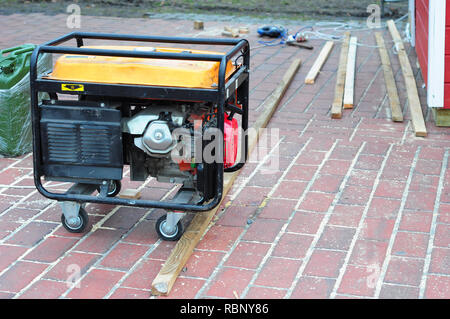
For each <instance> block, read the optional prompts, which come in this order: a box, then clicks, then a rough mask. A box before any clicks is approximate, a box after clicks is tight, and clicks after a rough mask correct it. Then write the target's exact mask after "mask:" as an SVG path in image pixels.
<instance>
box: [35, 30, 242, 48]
mask: <svg viewBox="0 0 450 319" xmlns="http://www.w3.org/2000/svg"><path fill="white" fill-rule="evenodd" d="M72 39H76V40H77V45H79V46H82V45H83V44H82V43H83V42H82V40H83V39H96V40H120V41H135V42H159V43H178V44H202V45H236V44H238V43H239V42H240V41H242V39H210V38H186V37H162V36H145V35H129V34H111V33H95V32H72V33H69V34H66V35H64V36H61V37H59V38H57V39H55V40H52V41H49V42H46V43H44V44H43V45H49V46H56V45H59V44H61V43H64V42H67V41H69V40H72ZM80 44H81V45H80Z"/></svg>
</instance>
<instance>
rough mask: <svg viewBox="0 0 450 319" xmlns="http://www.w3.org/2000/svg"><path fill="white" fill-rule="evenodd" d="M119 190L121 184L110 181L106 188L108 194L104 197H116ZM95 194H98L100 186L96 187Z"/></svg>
mask: <svg viewBox="0 0 450 319" xmlns="http://www.w3.org/2000/svg"><path fill="white" fill-rule="evenodd" d="M111 186H113V187H111ZM121 188H122V183H121V182H120V181H119V180H113V181H111V182H110V184H109V187H108V193H106V197H116V196H117V195H118V194H119V193H120V190H121ZM97 192H98V193H99V194H100V186H98V187H97Z"/></svg>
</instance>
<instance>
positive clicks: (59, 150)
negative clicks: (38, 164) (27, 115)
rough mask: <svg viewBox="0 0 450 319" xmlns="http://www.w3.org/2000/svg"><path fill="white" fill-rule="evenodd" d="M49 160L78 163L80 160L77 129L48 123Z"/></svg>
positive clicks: (69, 125)
mask: <svg viewBox="0 0 450 319" xmlns="http://www.w3.org/2000/svg"><path fill="white" fill-rule="evenodd" d="M46 132H47V143H48V160H49V161H50V162H61V163H76V162H77V160H78V156H77V153H78V143H77V128H76V126H75V125H71V124H59V123H48V124H47V127H46Z"/></svg>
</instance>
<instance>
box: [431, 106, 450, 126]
mask: <svg viewBox="0 0 450 319" xmlns="http://www.w3.org/2000/svg"><path fill="white" fill-rule="evenodd" d="M431 110H432V112H433V117H434V123H435V125H436V126H443V127H450V110H449V109H440V108H436V107H432V108H431Z"/></svg>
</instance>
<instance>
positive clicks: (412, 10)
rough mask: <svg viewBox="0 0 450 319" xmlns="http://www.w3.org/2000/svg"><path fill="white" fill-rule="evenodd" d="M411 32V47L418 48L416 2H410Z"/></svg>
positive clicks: (410, 0) (412, 0)
mask: <svg viewBox="0 0 450 319" xmlns="http://www.w3.org/2000/svg"><path fill="white" fill-rule="evenodd" d="M409 32H410V33H411V35H410V36H411V46H412V47H413V48H414V47H415V46H416V0H409Z"/></svg>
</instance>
